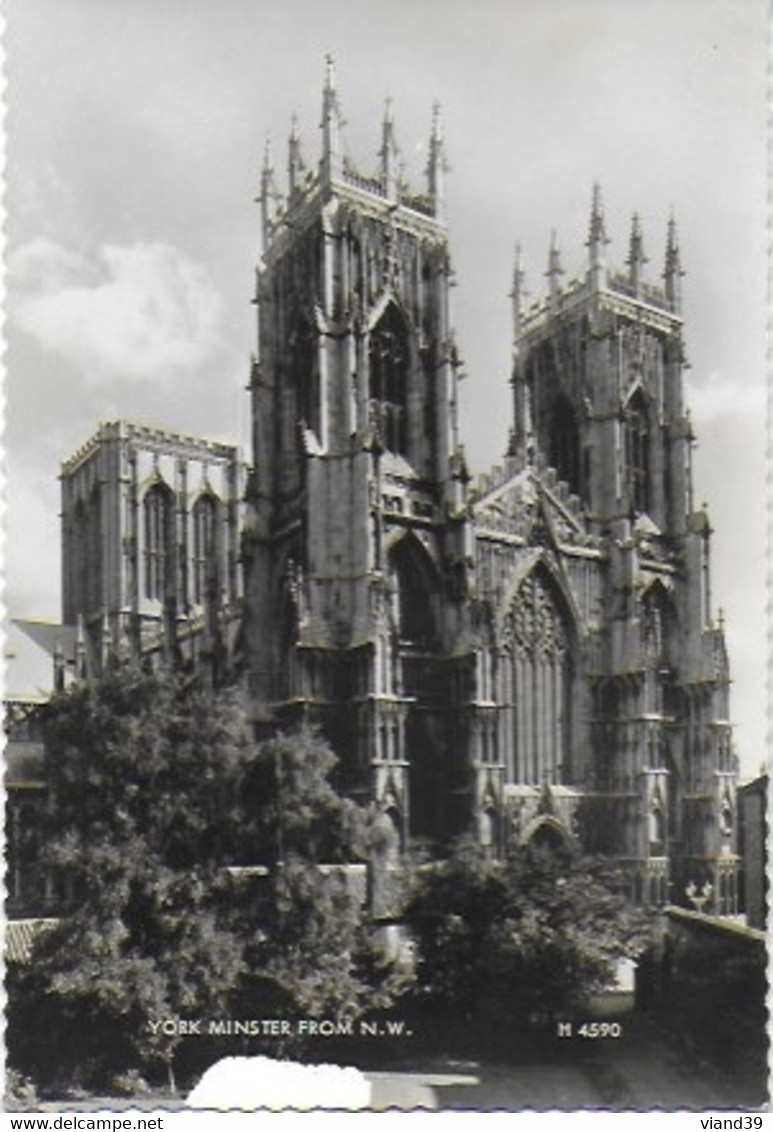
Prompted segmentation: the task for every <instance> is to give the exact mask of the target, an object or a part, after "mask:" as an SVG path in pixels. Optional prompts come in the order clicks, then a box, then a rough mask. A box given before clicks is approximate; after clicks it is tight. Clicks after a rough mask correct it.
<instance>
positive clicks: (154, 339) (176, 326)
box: [9, 239, 223, 387]
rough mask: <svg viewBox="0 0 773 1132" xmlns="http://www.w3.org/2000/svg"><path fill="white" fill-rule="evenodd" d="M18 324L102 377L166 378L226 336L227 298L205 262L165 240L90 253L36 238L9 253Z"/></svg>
mask: <svg viewBox="0 0 773 1132" xmlns="http://www.w3.org/2000/svg"><path fill="white" fill-rule="evenodd" d="M9 300H10V301H9V313H10V318H11V320H12V321H13V323H14V324H15V325H16V326H17V327H18V328H20V329H21V330H23V331H25V332H26V333H27V334H29V335H31V336H32V337H33V338H34V339H35V340H36V341H37V342H38V343H39V345H40V346H42V347H43V348H44V349H45V350H47V351H48V352H50V353H52V354H56V355H59V356H60V357H62V358H64V359H66V360H67V361H70V362H74V363H75V364H76V365H77V366H78V367H79V368H81V370H82V372H83V377H84V380H85V381H86V382H87V383H88V384H91V385H93V386H97V387H98V386H100V385H102V384H103V383H104V382H105V381H106V380H109V379H111V378H113V377H115V376H116V375H120V376H121V377H123V378H125V379H127V380H130V381H132V382H135V383H143V382H150V381H154V382H157V381H166V380H168V379H170V378H173V377H176V376H178V375H179V374H180V372H181V371H188V372H189V371H191V370H193V369H196V368H197V367H198V366H200V365H201V364H202V363H203V362H205V361H206V360H207V359H208V358H209V357H210V356H211V354H212V353H213V351H214V350H215V349H216V348H217V347H218V345H219V344H220V342H219V332H220V322H221V317H222V309H223V303H222V299H221V297H220V295H219V294H218V292H217V291H216V289H215V288H214V286H213V285H212V283H211V282H210V280H209V279H208V277H207V274H206V272H205V271H204V269H203V268H202V267H201V266H199V265H198V264H196V263H194V262H192V261H191V260H189V259H187V258H186V257H185V256H184V255H182V254H181V253H180V252H179V251H178V250H177V249H176V248H174V247H170V246H169V245H167V244H134V245H131V246H128V247H120V246H117V245H113V244H108V245H105V246H103V247H101V248H100V249H99V250H98V252H97V253H96V255H95V256H94V257H92V258H87V257H85V256H83V255H80V254H79V253H77V252H73V251H72V250H70V249H68V248H65V247H63V246H61V245H60V244H57V243H55V242H53V241H51V240H46V239H36V240H33V241H31V242H29V243H27V244H25V245H23V246H22V247H20V248H19V249H17V250H16V251H15V252H14V253H13V254H12V255H11V256H10V257H9Z"/></svg>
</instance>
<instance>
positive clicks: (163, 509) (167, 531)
mask: <svg viewBox="0 0 773 1132" xmlns="http://www.w3.org/2000/svg"><path fill="white" fill-rule="evenodd" d="M143 517H144V532H143V533H144V536H145V596H146V597H149V598H154V599H155V600H157V601H163V600H164V598H165V597H166V594H167V588H168V583H169V582H170V581H171V580H172V578H171V572H172V563H173V542H174V499H173V496H172V492H171V491H170V489H169V488H168V487H165V486H164V485H163V484H155V485H154V486H153V487H151V488H150V490H149V491H148V492H147V493H146V494H145V499H144V501H143Z"/></svg>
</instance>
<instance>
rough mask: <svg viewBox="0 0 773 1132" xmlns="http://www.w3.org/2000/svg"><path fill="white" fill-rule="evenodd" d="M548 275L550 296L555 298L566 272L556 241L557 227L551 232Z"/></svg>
mask: <svg viewBox="0 0 773 1132" xmlns="http://www.w3.org/2000/svg"><path fill="white" fill-rule="evenodd" d="M545 274H546V275H547V277H548V286H549V288H550V297H551V299H555V298H556V297H557V296H558V292H559V291H560V289H561V281H560V277H561V276H562V275H563V274H564V269H563V267H562V266H561V252H560V251H559V250H558V244H557V242H556V230H555V228H554V229H553V230H552V231H551V233H550V251H549V252H548V269H547V271H546V272H545Z"/></svg>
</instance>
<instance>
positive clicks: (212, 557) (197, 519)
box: [191, 493, 218, 605]
mask: <svg viewBox="0 0 773 1132" xmlns="http://www.w3.org/2000/svg"><path fill="white" fill-rule="evenodd" d="M217 510H218V507H217V499H216V498H215V496H214V495H212V494H210V493H207V494H205V495H201V496H199V498H198V499H197V500H196V502H195V503H194V505H193V511H192V512H191V519H192V526H193V600H194V601H195V602H196V604H197V605H203V604H204V603H205V602H206V601H210V600H212V598H213V597H214V596H215V590H216V586H217V575H218V569H217V567H218V563H217Z"/></svg>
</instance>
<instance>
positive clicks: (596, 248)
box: [586, 182, 609, 287]
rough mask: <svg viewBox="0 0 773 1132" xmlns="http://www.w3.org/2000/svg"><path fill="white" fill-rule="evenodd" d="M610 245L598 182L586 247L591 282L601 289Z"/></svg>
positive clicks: (594, 189) (595, 188)
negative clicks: (607, 247) (607, 250)
mask: <svg viewBox="0 0 773 1132" xmlns="http://www.w3.org/2000/svg"><path fill="white" fill-rule="evenodd" d="M608 243H609V240H608V239H607V232H606V227H605V225H604V206H603V204H602V201H601V186H600V185H599V184H598V182H596V184H594V186H593V201H592V203H591V211H590V228H589V230H588V239H587V241H586V247H587V249H588V268H589V273H590V276H591V282H592V283H593V284H594V285H595V286H599V287H600V286H602V284H603V283H604V272H605V269H606V252H605V248H606V246H607V244H608Z"/></svg>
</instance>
